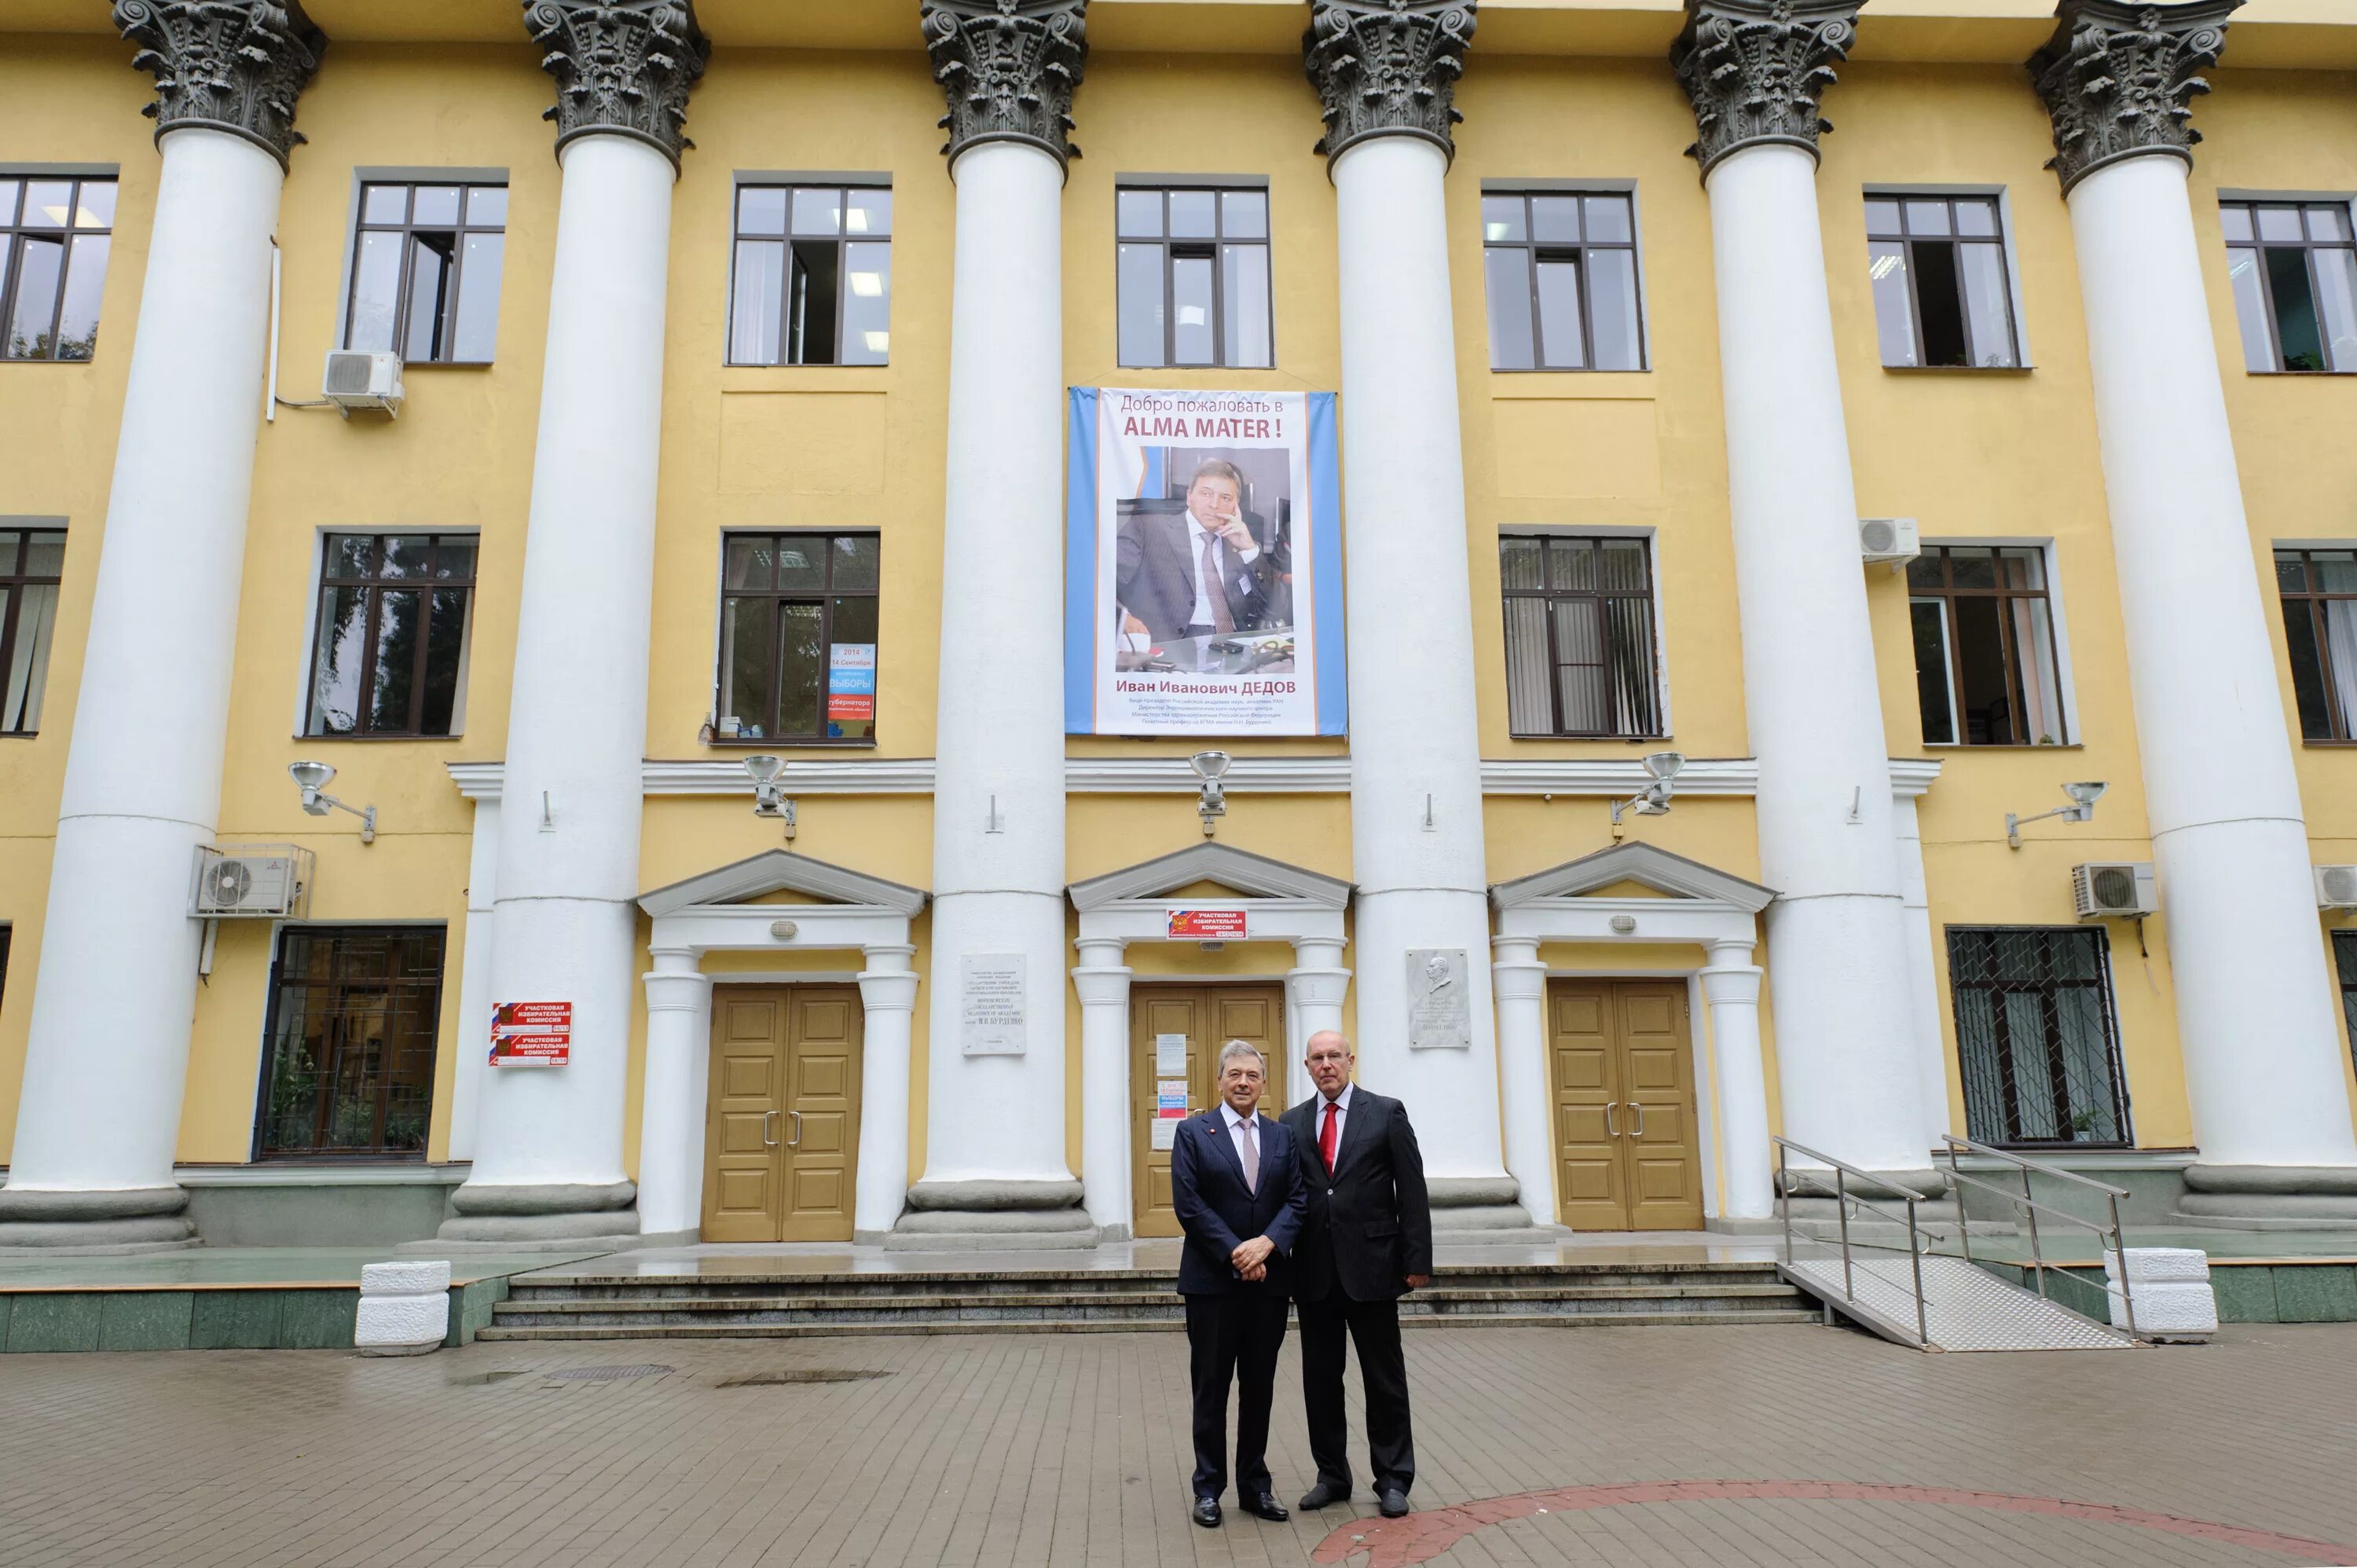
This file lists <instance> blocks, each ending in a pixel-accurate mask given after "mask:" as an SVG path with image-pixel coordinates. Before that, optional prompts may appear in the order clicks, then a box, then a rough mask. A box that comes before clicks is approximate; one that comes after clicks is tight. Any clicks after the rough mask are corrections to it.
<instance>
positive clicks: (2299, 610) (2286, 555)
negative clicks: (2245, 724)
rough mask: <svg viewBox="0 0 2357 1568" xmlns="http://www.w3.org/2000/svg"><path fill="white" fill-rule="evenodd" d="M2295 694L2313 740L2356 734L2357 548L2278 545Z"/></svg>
mask: <svg viewBox="0 0 2357 1568" xmlns="http://www.w3.org/2000/svg"><path fill="white" fill-rule="evenodd" d="M2276 592H2277V593H2278V594H2280V595H2281V596H2282V597H2283V620H2284V642H2285V645H2286V647H2287V650H2288V651H2289V653H2290V654H2291V688H2292V698H2293V701H2294V703H2295V704H2296V705H2297V706H2298V709H2299V733H2300V735H2301V736H2302V737H2303V738H2304V739H2308V740H2357V550H2278V551H2276Z"/></svg>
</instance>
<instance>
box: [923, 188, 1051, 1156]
mask: <svg viewBox="0 0 2357 1568" xmlns="http://www.w3.org/2000/svg"><path fill="white" fill-rule="evenodd" d="M951 174H952V177H953V178H954V179H955V180H956V182H957V257H956V263H955V266H954V270H953V278H952V286H953V289H954V300H953V305H952V315H951V324H950V402H949V462H948V503H947V510H946V513H945V516H944V520H943V532H944V537H943V540H942V584H943V592H942V615H941V641H942V664H941V687H940V718H939V721H938V728H937V730H936V735H935V741H934V748H935V757H936V760H935V765H934V777H933V930H932V949H931V950H932V964H933V973H934V975H935V977H936V978H935V983H934V985H933V986H932V1003H931V1034H930V1039H931V1050H930V1052H929V1058H928V1074H929V1085H930V1100H929V1103H928V1107H927V1118H926V1136H925V1178H924V1179H925V1182H926V1184H927V1185H928V1186H931V1184H934V1183H948V1182H974V1181H985V1182H997V1183H1004V1182H1009V1181H1013V1182H1059V1183H1070V1182H1071V1179H1072V1177H1071V1171H1070V1170H1069V1169H1067V1168H1066V1165H1065V1161H1064V1116H1063V1105H1064V972H1065V967H1066V965H1065V961H1064V956H1063V955H1064V722H1063V688H1062V685H1061V684H1060V679H1059V677H1058V675H1057V671H1060V669H1062V667H1063V651H1062V650H1063V571H1062V560H1063V510H1062V504H1061V502H1060V499H1059V488H1058V486H1057V484H1056V483H1055V480H1054V478H1053V477H1054V476H1055V475H1058V474H1060V473H1061V472H1062V471H1063V450H1064V447H1063V425H1062V418H1061V403H1060V399H1061V396H1062V389H1063V378H1064V360H1063V298H1062V287H1061V277H1062V271H1063V264H1064V262H1063V240H1062V234H1063V229H1062V206H1063V187H1064V171H1063V166H1062V165H1061V164H1060V163H1059V162H1058V161H1057V159H1056V158H1055V157H1054V156H1051V155H1049V153H1047V152H1045V151H1043V150H1041V149H1040V148H1039V147H1038V146H1035V145H1031V144H1030V143H1028V142H1017V141H987V142H981V143H978V144H975V145H972V146H970V147H968V148H967V149H966V150H964V151H963V152H962V153H960V154H959V155H958V156H957V158H956V161H955V162H954V163H953V164H952V166H951ZM1017 671H1020V672H1022V673H1021V674H1020V675H1019V676H1018V675H1017V674H1015V673H1014V672H1017ZM1010 956H1011V957H1012V958H1015V959H1017V960H1019V961H1021V963H1022V965H1023V969H1024V982H1025V995H1026V1001H1025V1008H1024V1030H1023V1034H1022V1047H1023V1048H1022V1049H1021V1050H1020V1051H1019V1052H1017V1053H1014V1054H1007V1055H976V1056H969V1055H967V1054H965V1052H964V1050H963V1038H964V1030H963V1009H964V986H963V965H964V963H965V962H966V961H967V960H968V959H969V958H974V957H997V958H1005V957H1010Z"/></svg>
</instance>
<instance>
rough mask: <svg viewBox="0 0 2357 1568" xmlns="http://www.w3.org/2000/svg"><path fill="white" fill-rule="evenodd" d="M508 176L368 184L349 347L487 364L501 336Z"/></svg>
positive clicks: (347, 328) (356, 248)
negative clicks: (468, 181)
mask: <svg viewBox="0 0 2357 1568" xmlns="http://www.w3.org/2000/svg"><path fill="white" fill-rule="evenodd" d="M507 228H508V188H507V187H506V186H505V185H503V184H502V185H374V184H371V185H363V186H362V187H361V220H360V232H359V234H358V235H357V236H355V238H354V242H353V245H352V280H351V294H350V299H349V301H348V302H347V309H346V311H345V315H344V347H345V348H347V349H364V350H368V351H371V352H375V353H384V352H393V353H397V354H399V355H400V356H401V358H402V361H403V363H404V364H411V365H433V364H443V365H486V364H489V363H490V361H491V351H492V349H493V348H494V347H495V346H496V345H497V343H498V339H499V335H500V268H501V265H502V263H504V261H505V259H506V255H507V242H508V236H507Z"/></svg>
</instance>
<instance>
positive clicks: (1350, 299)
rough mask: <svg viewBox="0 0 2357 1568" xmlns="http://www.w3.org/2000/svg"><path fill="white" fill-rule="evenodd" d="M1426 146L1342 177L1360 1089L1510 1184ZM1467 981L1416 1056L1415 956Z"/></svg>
mask: <svg viewBox="0 0 2357 1568" xmlns="http://www.w3.org/2000/svg"><path fill="white" fill-rule="evenodd" d="M1447 173H1448V155H1447V153H1446V152H1445V151H1443V149H1442V148H1441V147H1440V146H1439V145H1437V144H1436V143H1434V142H1432V141H1429V140H1426V139H1425V138H1424V137H1423V136H1421V135H1410V134H1396V135H1374V136H1370V137H1368V138H1366V139H1364V140H1361V141H1358V142H1355V143H1353V144H1352V145H1350V146H1347V147H1345V148H1344V149H1343V151H1342V153H1341V155H1340V156H1338V157H1337V158H1336V159H1335V160H1334V163H1333V166H1332V174H1333V179H1334V191H1335V201H1336V208H1337V219H1338V229H1339V239H1340V264H1339V268H1338V280H1337V281H1338V289H1337V293H1338V295H1339V296H1340V306H1341V324H1342V481H1343V489H1344V491H1345V493H1346V495H1347V497H1348V501H1347V505H1348V510H1349V513H1350V547H1349V554H1350V559H1349V562H1348V565H1349V571H1348V574H1347V575H1346V578H1345V584H1346V594H1347V608H1348V611H1349V617H1348V619H1349V638H1348V644H1349V651H1350V661H1351V869H1352V874H1353V875H1354V877H1355V879H1356V881H1357V882H1358V895H1357V900H1356V915H1355V926H1354V929H1353V939H1354V940H1355V943H1356V946H1357V958H1358V962H1357V966H1356V967H1357V969H1358V973H1359V1012H1358V1024H1359V1038H1358V1040H1357V1042H1356V1044H1357V1048H1358V1055H1359V1074H1360V1077H1361V1079H1362V1080H1363V1081H1364V1082H1365V1083H1366V1084H1367V1086H1368V1087H1369V1088H1371V1089H1373V1090H1378V1091H1380V1092H1382V1093H1384V1094H1390V1095H1395V1096H1397V1097H1399V1098H1400V1099H1403V1100H1405V1101H1406V1102H1407V1104H1408V1106H1409V1108H1410V1111H1411V1112H1412V1114H1413V1115H1414V1117H1415V1130H1416V1137H1417V1139H1418V1141H1419V1142H1420V1143H1421V1144H1423V1147H1424V1156H1425V1165H1426V1169H1427V1170H1428V1171H1429V1172H1430V1173H1431V1174H1432V1175H1434V1176H1443V1177H1471V1178H1480V1177H1501V1176H1504V1174H1505V1165H1504V1158H1503V1152H1502V1147H1501V1139H1500V1133H1499V1125H1498V1060H1497V1047H1496V1040H1495V1036H1494V1034H1493V1031H1492V1026H1491V1001H1490V988H1489V987H1488V986H1486V985H1483V984H1482V983H1480V965H1481V955H1482V953H1484V952H1485V951H1487V950H1488V949H1489V945H1490V918H1489V904H1488V896H1487V886H1486V873H1485V865H1484V861H1483V857H1482V846H1481V748H1480V737H1479V734H1478V731H1477V728H1476V722H1475V714H1476V709H1477V705H1478V704H1477V703H1476V701H1475V695H1474V685H1473V616H1472V593H1471V587H1470V582H1469V572H1468V567H1467V564H1466V551H1467V543H1466V530H1465V468H1464V458H1463V455H1462V453H1461V452H1460V451H1459V450H1458V408H1457V348H1456V341H1455V338H1454V336H1453V332H1452V318H1451V306H1450V300H1451V295H1450V292H1449V279H1448V216H1447V213H1446V211H1445V210H1444V204H1443V199H1442V177H1443V176H1444V175H1446V174H1447ZM1412 949H1438V950H1444V951H1447V952H1450V953H1453V954H1455V955H1457V956H1458V958H1459V959H1461V961H1463V963H1464V966H1465V987H1466V992H1467V996H1466V1004H1467V1007H1468V1010H1469V1014H1470V1015H1471V1026H1472V1027H1471V1043H1470V1045H1469V1046H1468V1047H1463V1048H1444V1049H1423V1050H1413V1049H1410V1048H1409V1047H1408V1043H1407V1040H1408V1015H1407V1005H1408V1002H1407V999H1408V986H1409V973H1408V969H1409V957H1408V955H1409V952H1410V950H1412Z"/></svg>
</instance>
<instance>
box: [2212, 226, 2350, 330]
mask: <svg viewBox="0 0 2357 1568" xmlns="http://www.w3.org/2000/svg"><path fill="white" fill-rule="evenodd" d="M2266 207H2276V208H2284V207H2287V208H2290V209H2292V210H2293V211H2294V212H2295V213H2298V214H2300V215H2301V220H2300V225H2299V230H2300V237H2299V239H2298V242H2296V247H2297V249H2298V251H2299V252H2300V261H2301V263H2302V264H2303V265H2304V266H2305V267H2306V268H2307V270H2308V287H2309V297H2310V298H2312V299H2314V300H2316V301H2318V319H2317V341H2318V343H2319V346H2320V347H2321V348H2322V349H2323V350H2324V357H2325V361H2326V363H2325V365H2324V368H2323V369H2321V370H2315V371H2296V370H2293V369H2291V368H2290V367H2289V366H2287V365H2286V364H2285V363H2284V350H2283V318H2282V317H2281V316H2280V315H2279V314H2278V313H2277V311H2276V284H2275V279H2274V277H2273V276H2272V275H2271V274H2269V273H2268V271H2267V266H2266V252H2267V251H2268V250H2269V249H2275V250H2291V249H2294V248H2295V242H2288V241H2282V240H2275V241H2270V240H2265V239H2262V238H2260V237H2259V209H2261V208H2266ZM2311 207H2333V208H2338V209H2340V211H2341V228H2342V230H2343V231H2345V232H2347V233H2349V234H2350V235H2352V238H2351V239H2348V240H2318V239H2314V238H2312V237H2310V235H2309V232H2308V223H2307V219H2306V216H2305V209H2309V208H2311ZM2228 208H2237V209H2242V210H2243V211H2244V212H2246V213H2248V214H2249V219H2250V225H2251V238H2250V239H2249V240H2248V241H2243V240H2235V239H2230V238H2228V237H2227V236H2226V233H2225V226H2224V225H2225V218H2224V214H2225V211H2226V209H2228ZM2218 212H2219V238H2220V241H2221V242H2222V243H2223V244H2224V246H2225V249H2226V274H2227V293H2228V295H2232V294H2233V271H2234V257H2235V254H2236V252H2250V253H2251V255H2252V256H2253V257H2254V258H2255V259H2256V260H2257V262H2258V266H2257V274H2258V284H2259V299H2260V304H2261V307H2262V308H2263V309H2264V310H2265V311H2266V320H2265V321H2264V322H2263V323H2262V325H2263V326H2264V327H2265V328H2266V335H2267V353H2268V355H2269V357H2270V358H2271V359H2272V360H2274V364H2273V365H2272V366H2271V367H2270V368H2269V369H2266V370H2264V371H2255V370H2253V369H2251V366H2250V360H2249V359H2248V357H2247V356H2246V357H2245V358H2244V362H2243V373H2244V375H2246V376H2352V375H2357V358H2352V362H2351V363H2350V364H2349V365H2348V366H2347V368H2345V369H2344V368H2342V367H2341V366H2339V365H2335V364H2333V363H2332V362H2331V360H2332V338H2331V335H2330V333H2329V332H2327V331H2325V329H2324V321H2323V315H2322V310H2323V307H2322V301H2323V298H2324V290H2323V288H2322V287H2321V286H2320V285H2321V283H2322V279H2321V278H2320V277H2319V275H2318V273H2317V263H2316V252H2319V251H2351V252H2352V254H2357V199H2352V198H2350V197H2347V196H2312V195H2308V194H2304V193H2300V192H2287V191H2264V192H2263V191H2233V192H2228V191H2220V192H2219V193H2218ZM2234 310H2235V312H2236V316H2237V319H2236V322H2235V326H2236V328H2238V329H2239V328H2241V326H2242V322H2241V320H2240V314H2241V310H2242V306H2241V303H2240V302H2239V301H2237V302H2235V304H2234Z"/></svg>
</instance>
